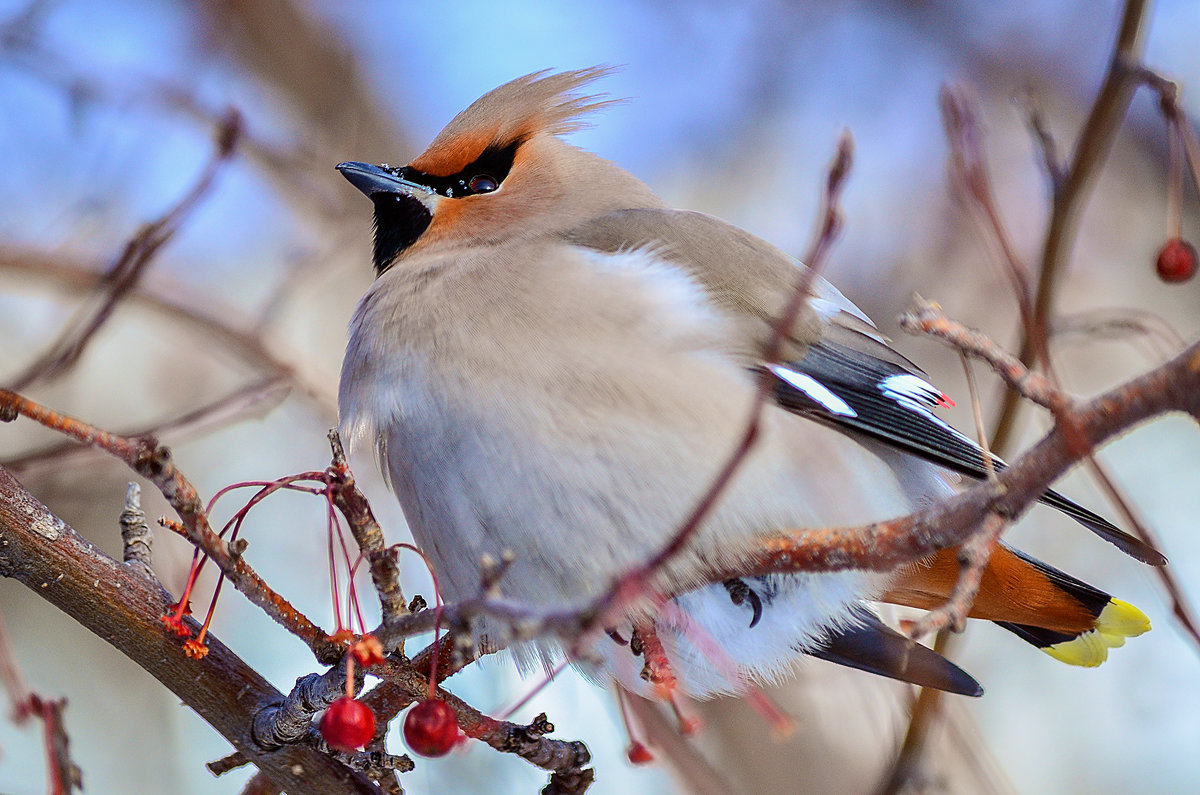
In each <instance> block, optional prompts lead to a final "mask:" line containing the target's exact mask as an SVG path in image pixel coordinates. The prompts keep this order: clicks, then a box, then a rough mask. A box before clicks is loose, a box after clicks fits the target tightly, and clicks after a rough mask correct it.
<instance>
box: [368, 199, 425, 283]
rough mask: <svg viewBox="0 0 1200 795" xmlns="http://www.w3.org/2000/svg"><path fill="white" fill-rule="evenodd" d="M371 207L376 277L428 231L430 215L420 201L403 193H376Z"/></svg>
mask: <svg viewBox="0 0 1200 795" xmlns="http://www.w3.org/2000/svg"><path fill="white" fill-rule="evenodd" d="M371 201H372V202H373V203H374V204H375V252H374V260H373V262H374V265H375V273H376V275H378V274H381V273H383V272H384V271H385V270H387V269H388V266H390V265H391V264H392V261H393V260H395V259H396V257H397V256H398V255H399V254H400V253H401V252H402V251H404V250H405V249H406V248H408V247H409V246H411V245H412V244H413V243H416V242H417V238H419V237H420V236H421V235H423V234H424V233H425V230H426V229H428V228H429V224H430V222H431V221H432V220H433V216H432V215H431V214H430V212H429V210H428V209H427V208H426V207H425V205H424V204H422V203H421V201H420V199H417V198H414V197H412V196H409V195H407V194H405V193H376V194H374V195H373V196H371Z"/></svg>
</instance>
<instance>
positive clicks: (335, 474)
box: [326, 430, 408, 652]
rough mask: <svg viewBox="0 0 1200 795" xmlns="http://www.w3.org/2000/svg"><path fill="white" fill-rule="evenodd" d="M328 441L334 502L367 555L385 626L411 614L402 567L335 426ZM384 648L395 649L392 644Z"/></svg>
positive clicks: (359, 546)
mask: <svg viewBox="0 0 1200 795" xmlns="http://www.w3.org/2000/svg"><path fill="white" fill-rule="evenodd" d="M329 444H330V447H331V449H332V451H333V463H332V465H331V466H330V467H329V469H328V470H327V472H326V475H327V477H328V478H329V485H330V488H331V489H332V495H333V504H334V505H336V506H337V508H338V510H340V511H341V512H342V515H343V516H345V517H346V523H347V524H349V526H350V533H351V534H352V535H353V536H354V540H355V542H357V543H358V548H359V549H360V550H362V553H363V554H364V555H366V557H367V563H368V564H369V565H370V568H371V582H372V583H374V585H375V593H376V594H377V595H378V596H379V605H380V609H381V611H382V616H383V619H382V623H383V624H384V625H385V626H386V625H389V624H391V623H392V622H394V621H395V620H396V619H397V618H399V617H400V616H404V615H407V614H408V605H407V603H406V602H405V600H404V591H403V590H402V589H401V588H400V567H399V566H398V565H397V563H396V555H395V552H394V551H393V550H392V549H390V548H389V547H388V545H387V543H386V541H385V540H384V537H383V528H381V527H380V526H379V522H378V521H377V520H376V519H375V514H374V512H373V511H372V510H371V504H370V503H369V502H367V498H366V495H364V494H363V493H362V492H361V491H359V489H358V485H357V484H356V483H355V481H354V473H353V472H351V471H350V466H349V465H348V464H347V463H346V451H345V450H344V449H342V440H341V438H340V437H339V436H338V433H337V431H336V430H332V431H330V432H329ZM385 648H386V649H387V650H388V651H389V652H390V651H392V649H391V648H388V647H386V646H385ZM401 650H402V649H401Z"/></svg>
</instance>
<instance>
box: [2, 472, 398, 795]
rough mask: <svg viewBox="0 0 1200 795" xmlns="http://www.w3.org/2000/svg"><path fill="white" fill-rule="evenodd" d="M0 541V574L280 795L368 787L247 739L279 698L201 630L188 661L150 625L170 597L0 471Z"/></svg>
mask: <svg viewBox="0 0 1200 795" xmlns="http://www.w3.org/2000/svg"><path fill="white" fill-rule="evenodd" d="M0 544H2V546H3V550H4V553H3V555H0V576H5V577H12V578H14V579H16V580H19V581H20V582H22V583H24V584H25V585H26V586H27V587H29V588H30V589H32V590H33V591H34V592H36V593H37V594H38V595H39V596H41V597H42V598H44V599H46V600H47V601H49V602H50V603H52V604H54V605H55V606H57V607H58V608H59V609H61V610H62V611H63V612H65V613H66V614H67V615H69V616H71V618H72V619H74V620H75V621H77V622H78V623H79V624H81V625H82V626H84V627H87V628H88V629H89V630H91V631H92V632H94V633H95V634H96V635H98V636H99V637H101V638H103V639H104V640H105V641H106V642H107V643H109V644H111V645H112V646H113V647H114V648H116V649H117V650H118V651H120V652H121V653H122V654H124V655H125V656H127V657H129V659H131V660H133V661H134V662H136V663H137V664H138V665H140V666H142V668H144V669H146V670H147V671H148V672H149V673H150V674H151V675H152V676H154V678H156V679H158V680H159V681H160V682H162V683H163V684H164V685H165V686H166V687H167V688H169V689H170V690H171V691H172V692H173V693H175V695H177V696H178V697H179V698H180V699H181V700H182V701H183V702H184V703H185V704H187V705H188V706H189V707H191V708H192V709H194V710H195V711H196V713H197V714H199V715H200V716H201V717H202V718H204V720H205V721H207V722H208V723H209V724H210V725H211V726H212V727H213V728H214V729H216V730H217V731H218V732H220V733H221V735H222V736H224V737H225V738H226V739H227V740H228V741H229V742H230V743H232V744H233V746H234V747H235V748H237V749H238V750H240V751H242V752H243V753H245V754H246V755H247V756H248V757H250V759H252V760H253V761H254V764H256V765H257V766H258V767H259V769H260V770H262V771H264V772H266V773H267V774H268V775H269V776H270V777H271V779H272V780H273V781H275V782H276V783H277V784H279V785H280V786H281V787H282V788H284V789H286V790H287V791H288V792H289V793H292V794H293V795H302V793H311V795H323V794H325V795H327V794H328V793H334V792H337V793H362V795H368V794H372V795H373V794H375V793H377V790H376V789H375V787H374V786H373V785H372V784H371V783H370V782H369V781H368V780H367V779H366V778H365V777H363V776H360V775H359V774H356V773H353V772H352V771H349V770H347V769H346V768H345V767H343V766H342V765H340V764H338V763H337V762H336V761H334V760H333V759H331V758H329V757H328V756H324V755H322V754H320V753H317V752H316V751H314V750H312V749H310V748H307V747H305V746H301V745H294V746H288V747H286V748H283V749H279V750H277V751H267V750H265V749H263V748H261V747H260V746H259V745H258V744H257V743H256V742H254V739H253V737H252V736H251V721H250V716H251V715H253V714H254V713H255V712H256V711H257V710H259V709H261V708H262V707H265V706H268V705H270V704H273V703H276V702H280V701H282V700H283V696H282V694H280V693H279V691H277V690H276V689H275V688H273V687H272V686H271V685H270V683H269V682H267V681H266V680H265V679H263V678H262V677H261V676H259V675H258V673H256V672H255V671H254V670H253V669H252V668H250V667H249V666H248V665H246V663H245V662H243V661H242V660H241V659H240V658H238V657H237V655H235V654H234V653H233V652H232V651H230V650H229V649H228V648H227V647H226V646H225V645H224V644H222V643H221V642H220V641H218V640H217V639H216V638H213V637H212V636H211V635H210V636H209V640H208V644H209V653H208V655H207V656H205V657H204V658H203V659H199V660H194V659H190V658H188V657H187V656H186V655H185V654H184V651H183V648H182V647H181V646H180V644H179V643H178V642H176V640H175V638H174V637H172V636H171V635H170V634H169V633H167V632H165V631H164V630H163V627H162V624H161V623H160V622H159V617H160V616H161V615H163V613H165V612H166V611H167V610H168V609H169V608H170V603H171V597H170V595H169V594H167V593H166V592H165V591H164V590H163V589H162V588H161V587H160V586H159V585H158V584H157V583H154V582H153V581H151V580H149V579H147V578H146V577H144V576H143V575H142V574H141V573H140V572H139V571H137V570H136V569H132V568H130V567H128V566H125V565H123V564H121V563H119V562H117V561H115V560H113V559H112V558H110V557H108V556H107V555H105V554H104V553H103V552H101V551H100V550H99V549H98V548H96V547H95V546H93V545H92V544H91V543H90V542H88V541H87V540H86V539H84V538H82V537H81V536H79V535H78V534H77V533H76V532H75V531H74V530H73V529H71V528H70V527H68V526H67V525H66V524H65V523H64V522H63V521H62V520H61V519H59V518H58V517H57V516H55V515H54V514H52V513H51V512H50V511H49V509H47V508H46V507H45V506H44V505H42V504H41V503H40V502H38V501H37V500H36V499H35V498H34V497H33V496H32V495H31V494H29V492H27V491H26V490H25V489H24V488H23V487H22V486H21V484H19V483H18V482H17V481H16V480H14V479H13V478H12V476H11V475H10V474H9V473H8V472H7V471H5V470H4V469H3V468H0ZM189 620H190V619H189Z"/></svg>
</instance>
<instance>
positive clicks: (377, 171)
mask: <svg viewBox="0 0 1200 795" xmlns="http://www.w3.org/2000/svg"><path fill="white" fill-rule="evenodd" d="M337 170H338V171H340V172H342V176H343V177H345V178H346V179H347V180H349V181H350V184H351V185H353V186H354V187H356V188H358V189H359V190H360V191H362V192H363V193H364V194H366V195H367V196H374V195H375V194H377V193H407V194H409V195H410V196H412V195H415V196H417V197H418V198H421V197H422V196H425V195H429V194H432V193H433V189H432V188H430V187H429V186H428V185H422V184H421V183H419V182H413V181H412V180H410V179H405V178H404V177H403V176H401V173H402V172H403V169H399V168H388V167H384V166H373V165H371V164H370V163H357V162H354V161H350V162H347V163H338V164H337Z"/></svg>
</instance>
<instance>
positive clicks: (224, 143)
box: [10, 111, 241, 391]
mask: <svg viewBox="0 0 1200 795" xmlns="http://www.w3.org/2000/svg"><path fill="white" fill-rule="evenodd" d="M240 129H241V117H240V116H238V115H237V114H236V113H234V112H232V111H231V112H230V113H228V114H227V115H226V117H225V120H224V122H223V123H222V125H221V126H220V127H218V129H217V136H216V138H217V140H216V148H215V151H214V152H213V155H212V157H211V158H210V159H209V161H208V163H207V164H206V165H205V167H204V169H203V170H202V171H201V173H200V176H199V178H198V179H197V180H196V182H195V184H194V185H192V187H191V188H189V189H188V191H187V192H186V193H185V194H184V195H183V197H182V198H181V199H180V200H179V201H178V202H176V203H175V205H174V206H172V207H171V208H170V209H169V210H167V212H166V213H164V214H163V215H162V216H161V217H160V218H158V219H157V220H155V221H153V222H151V223H148V224H145V225H144V226H142V228H141V229H139V230H138V232H137V234H135V235H134V236H133V237H132V238H130V240H129V241H128V242H127V243H126V244H125V247H124V249H123V250H122V252H121V255H120V256H119V257H118V258H117V260H116V262H114V263H113V265H112V267H111V268H109V270H108V273H107V274H106V275H105V289H104V291H103V295H101V296H100V297H99V301H98V302H97V304H96V305H95V306H94V307H92V308H91V309H90V310H88V311H86V312H84V313H83V314H82V316H80V317H79V318H77V319H76V320H74V321H73V322H72V323H70V324H69V325H68V327H67V328H65V329H64V330H63V331H62V333H61V334H60V335H59V337H58V339H57V340H55V341H54V343H53V344H51V346H50V347H49V349H47V350H46V352H45V353H43V354H42V355H41V356H39V357H38V358H37V359H36V360H35V361H33V362H32V363H31V364H30V365H29V366H28V367H27V368H26V369H25V370H23V371H22V372H21V373H20V374H19V375H17V376H16V378H15V379H13V382H12V384H11V385H10V389H12V390H13V391H20V390H22V389H25V388H27V387H29V386H30V385H31V384H34V383H36V382H39V381H45V380H47V379H50V378H54V377H56V376H58V375H61V374H62V373H64V372H66V370H67V369H68V368H69V367H70V366H71V365H72V364H74V363H75V362H76V361H78V360H79V357H80V356H82V355H83V352H84V351H85V350H86V349H87V346H88V343H89V342H91V340H92V338H93V337H94V336H95V335H96V332H98V331H99V330H100V328H101V327H102V326H103V325H104V324H105V322H106V321H107V320H108V319H109V318H110V317H112V314H113V311H114V310H115V309H116V307H117V305H118V304H119V303H120V302H121V301H122V300H123V299H124V298H125V297H126V296H127V295H128V294H129V292H130V291H131V290H132V289H133V287H134V286H135V285H136V284H137V282H138V280H139V279H140V278H141V276H142V274H143V273H144V272H145V270H146V268H147V267H148V266H149V265H150V264H151V263H152V262H153V261H154V258H155V255H156V254H158V252H159V251H160V250H161V249H162V247H163V246H164V245H166V244H167V242H169V241H170V240H171V238H172V237H174V236H175V233H176V232H177V231H178V229H179V227H180V225H181V223H182V222H183V220H184V219H185V218H186V217H187V216H188V215H189V214H190V213H191V212H192V210H194V209H195V207H196V206H197V205H198V204H199V202H200V200H201V199H202V198H203V197H204V196H206V195H207V194H208V192H209V190H210V188H211V187H212V185H213V182H214V180H215V179H216V176H217V174H218V173H219V172H220V170H221V168H222V166H224V165H225V163H227V162H228V161H229V159H230V157H231V156H232V155H233V152H234V149H235V145H236V143H237V140H238V136H239V132H240Z"/></svg>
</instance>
